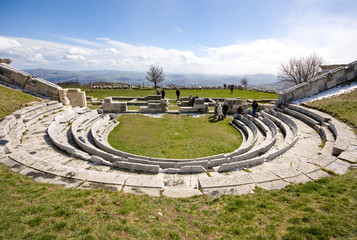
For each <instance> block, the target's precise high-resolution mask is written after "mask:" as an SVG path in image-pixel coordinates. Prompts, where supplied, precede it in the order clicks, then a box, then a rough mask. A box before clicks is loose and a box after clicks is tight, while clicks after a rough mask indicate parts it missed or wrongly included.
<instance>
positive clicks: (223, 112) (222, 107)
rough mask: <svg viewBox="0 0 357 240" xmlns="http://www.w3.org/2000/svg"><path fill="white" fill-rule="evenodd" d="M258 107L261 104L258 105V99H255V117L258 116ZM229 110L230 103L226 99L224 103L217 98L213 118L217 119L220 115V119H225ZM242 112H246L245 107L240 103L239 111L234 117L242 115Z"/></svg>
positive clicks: (253, 107)
mask: <svg viewBox="0 0 357 240" xmlns="http://www.w3.org/2000/svg"><path fill="white" fill-rule="evenodd" d="M258 107H259V105H258V103H257V101H256V100H254V101H253V103H252V115H253V117H256V116H257V110H258ZM227 112H228V103H227V102H226V101H224V103H223V104H220V103H219V102H218V100H217V101H216V103H215V106H214V117H213V118H214V119H217V117H218V120H223V119H225V118H226V117H227ZM242 114H244V108H243V106H242V105H240V106H239V107H238V108H237V112H236V113H235V114H234V115H233V117H234V118H237V116H238V115H242Z"/></svg>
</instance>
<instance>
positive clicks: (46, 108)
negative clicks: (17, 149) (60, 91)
mask: <svg viewBox="0 0 357 240" xmlns="http://www.w3.org/2000/svg"><path fill="white" fill-rule="evenodd" d="M62 107H63V105H62V103H58V102H56V101H51V102H46V103H42V104H37V105H34V106H29V107H25V108H22V109H20V110H18V111H16V112H14V113H12V114H11V115H9V116H6V117H5V118H4V119H3V120H2V121H1V123H0V139H1V144H0V150H1V151H2V152H4V153H10V152H11V151H12V147H14V146H16V145H17V144H19V143H20V138H21V136H22V133H23V132H24V129H26V128H27V127H28V126H30V125H31V124H32V123H33V122H34V121H37V120H38V119H39V118H42V117H44V116H46V115H49V114H51V113H52V112H55V111H58V110H60V109H62ZM12 128H15V129H14V131H13V132H12V133H11V134H9V131H10V130H11V129H12ZM10 138H11V139H10Z"/></svg>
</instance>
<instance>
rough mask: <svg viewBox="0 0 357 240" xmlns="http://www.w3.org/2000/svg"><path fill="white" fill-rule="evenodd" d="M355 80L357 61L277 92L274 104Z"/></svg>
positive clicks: (356, 79)
mask: <svg viewBox="0 0 357 240" xmlns="http://www.w3.org/2000/svg"><path fill="white" fill-rule="evenodd" d="M352 81H357V61H354V62H352V63H349V64H347V65H346V66H341V67H338V68H336V69H333V70H332V71H329V72H327V73H324V74H322V75H320V76H318V77H316V78H314V79H312V80H310V81H309V82H304V83H301V84H298V85H296V86H294V87H292V88H289V89H287V90H285V91H284V92H283V93H279V98H278V101H277V102H276V106H281V105H284V104H287V103H289V102H292V101H294V100H298V99H301V98H305V97H311V96H313V95H315V94H317V93H320V92H323V91H325V90H327V89H330V88H333V87H336V86H337V85H341V84H344V83H347V82H352Z"/></svg>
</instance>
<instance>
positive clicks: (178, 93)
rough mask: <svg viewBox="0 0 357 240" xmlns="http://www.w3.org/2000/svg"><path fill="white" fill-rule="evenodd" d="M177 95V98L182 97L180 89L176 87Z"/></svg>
mask: <svg viewBox="0 0 357 240" xmlns="http://www.w3.org/2000/svg"><path fill="white" fill-rule="evenodd" d="M176 96H177V100H179V99H180V89H176Z"/></svg>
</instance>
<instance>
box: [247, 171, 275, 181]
mask: <svg viewBox="0 0 357 240" xmlns="http://www.w3.org/2000/svg"><path fill="white" fill-rule="evenodd" d="M249 176H250V177H251V178H252V179H253V181H254V182H255V183H262V182H270V181H275V180H279V179H280V178H279V177H278V176H277V175H275V174H273V173H272V172H270V171H267V172H255V173H250V174H249Z"/></svg>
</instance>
